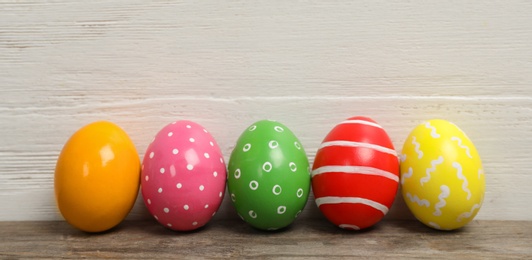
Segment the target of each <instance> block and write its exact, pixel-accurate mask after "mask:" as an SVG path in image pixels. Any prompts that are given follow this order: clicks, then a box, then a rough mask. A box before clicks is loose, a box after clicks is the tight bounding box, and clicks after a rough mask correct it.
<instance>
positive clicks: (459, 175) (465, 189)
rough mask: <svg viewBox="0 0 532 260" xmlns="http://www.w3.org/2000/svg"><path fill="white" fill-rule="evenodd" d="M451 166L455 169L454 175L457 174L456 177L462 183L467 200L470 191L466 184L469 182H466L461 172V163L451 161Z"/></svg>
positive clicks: (469, 196) (469, 197)
mask: <svg viewBox="0 0 532 260" xmlns="http://www.w3.org/2000/svg"><path fill="white" fill-rule="evenodd" d="M453 167H454V168H455V169H456V171H457V173H456V175H458V179H460V180H462V181H463V183H462V190H464V191H465V192H466V193H467V200H469V199H471V191H470V190H469V188H468V187H467V185H468V184H469V183H468V182H467V179H466V177H465V176H464V174H463V173H462V165H460V164H459V163H457V162H453Z"/></svg>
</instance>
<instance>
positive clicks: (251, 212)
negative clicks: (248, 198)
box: [248, 210, 257, 218]
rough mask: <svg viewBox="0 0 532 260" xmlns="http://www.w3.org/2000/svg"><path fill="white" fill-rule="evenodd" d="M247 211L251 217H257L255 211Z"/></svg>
mask: <svg viewBox="0 0 532 260" xmlns="http://www.w3.org/2000/svg"><path fill="white" fill-rule="evenodd" d="M248 213H249V216H250V217H251V218H257V213H255V211H253V210H250V211H249V212H248Z"/></svg>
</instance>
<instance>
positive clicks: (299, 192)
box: [296, 188, 304, 198]
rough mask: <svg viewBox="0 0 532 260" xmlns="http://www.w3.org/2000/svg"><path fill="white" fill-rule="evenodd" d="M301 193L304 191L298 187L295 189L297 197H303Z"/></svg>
mask: <svg viewBox="0 0 532 260" xmlns="http://www.w3.org/2000/svg"><path fill="white" fill-rule="evenodd" d="M303 193H304V191H303V189H301V188H299V189H298V190H297V193H296V195H297V197H298V198H301V197H303Z"/></svg>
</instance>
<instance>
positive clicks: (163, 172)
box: [141, 121, 226, 231]
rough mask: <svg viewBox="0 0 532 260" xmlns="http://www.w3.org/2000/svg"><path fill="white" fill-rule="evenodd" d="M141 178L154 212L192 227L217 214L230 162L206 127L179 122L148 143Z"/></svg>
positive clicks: (164, 220) (166, 221)
mask: <svg viewBox="0 0 532 260" xmlns="http://www.w3.org/2000/svg"><path fill="white" fill-rule="evenodd" d="M141 178H142V179H141V190H142V196H143V198H144V203H145V204H146V207H147V208H148V210H149V211H150V213H151V214H152V216H153V217H154V218H155V219H156V220H157V221H159V223H161V224H162V225H164V226H165V227H168V228H170V229H173V230H179V231H188V230H194V229H197V228H199V227H202V226H204V225H205V224H207V222H209V220H210V219H211V218H212V217H213V216H214V214H216V211H217V210H218V208H219V207H220V204H221V202H222V199H223V196H224V192H225V181H226V166H225V162H224V159H223V156H222V152H221V151H220V148H219V147H218V144H217V143H216V141H215V140H214V138H213V137H212V135H211V134H209V132H208V131H207V130H205V128H203V127H202V126H201V125H199V124H196V123H194V122H191V121H177V122H174V123H171V124H169V125H167V126H165V127H164V128H163V129H161V131H159V133H157V135H156V136H155V139H154V140H153V142H152V143H151V144H150V145H149V146H148V149H147V150H146V153H145V155H144V160H143V164H142V174H141Z"/></svg>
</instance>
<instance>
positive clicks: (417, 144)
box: [412, 136, 423, 159]
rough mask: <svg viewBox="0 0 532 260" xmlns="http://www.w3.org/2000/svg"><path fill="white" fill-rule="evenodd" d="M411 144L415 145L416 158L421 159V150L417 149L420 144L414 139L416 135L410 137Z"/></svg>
mask: <svg viewBox="0 0 532 260" xmlns="http://www.w3.org/2000/svg"><path fill="white" fill-rule="evenodd" d="M412 144H413V145H415V150H416V153H417V158H418V159H421V158H422V157H423V151H421V150H419V146H420V144H419V143H418V142H417V141H416V137H415V136H413V137H412Z"/></svg>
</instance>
